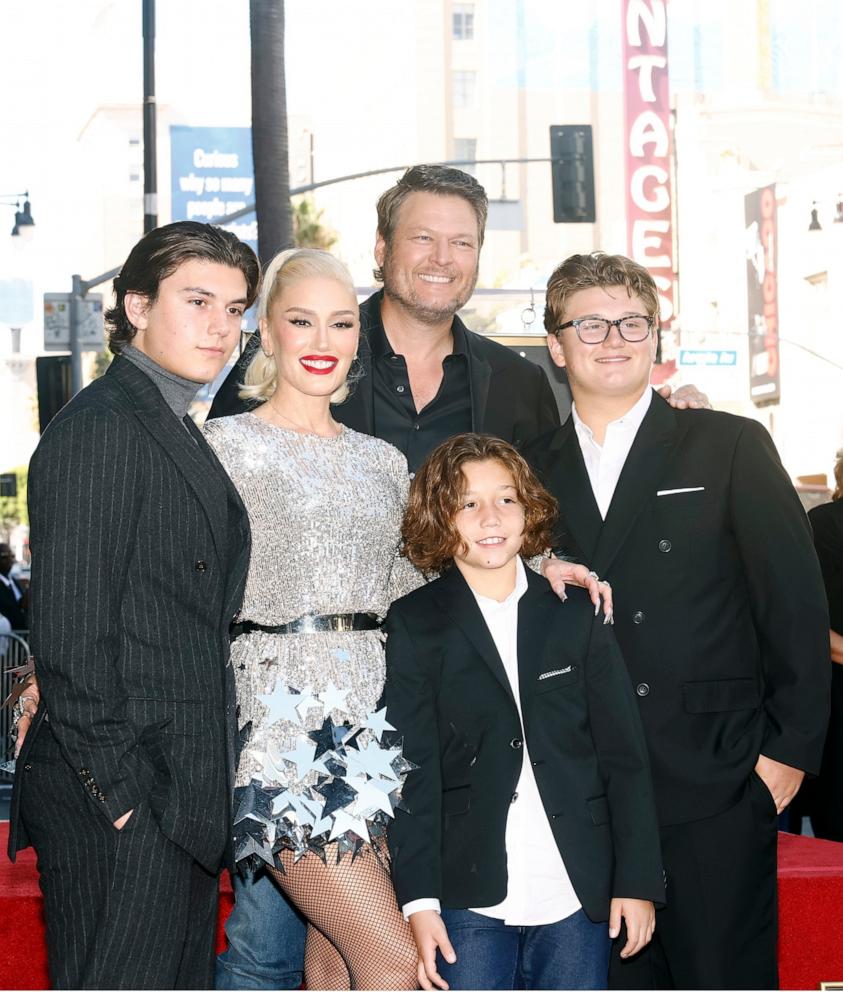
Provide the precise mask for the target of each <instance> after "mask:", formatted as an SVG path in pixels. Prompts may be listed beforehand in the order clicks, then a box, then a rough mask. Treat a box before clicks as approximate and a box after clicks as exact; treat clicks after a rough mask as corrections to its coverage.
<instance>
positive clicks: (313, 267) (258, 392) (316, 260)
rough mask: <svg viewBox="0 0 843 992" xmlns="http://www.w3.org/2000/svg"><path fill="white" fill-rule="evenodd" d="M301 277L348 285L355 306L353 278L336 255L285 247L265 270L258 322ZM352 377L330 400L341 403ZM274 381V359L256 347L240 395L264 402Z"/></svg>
mask: <svg viewBox="0 0 843 992" xmlns="http://www.w3.org/2000/svg"><path fill="white" fill-rule="evenodd" d="M302 279H334V280H335V281H336V282H338V283H340V284H341V285H342V286H344V287H345V288H346V289H348V292H349V294H350V296H351V298H352V299H353V300H354V301H355V308H356V306H357V294H356V293H355V291H354V282H353V281H352V278H351V275H350V273H349V271H348V269H347V268H346V267H345V266H344V265H343V264H342V262H341V261H340V260H339V259H338V258H335V257H334V256H333V255H331V254H330V253H329V252H327V251H320V250H319V249H317V248H288V249H287V250H286V251H282V252H279V253H278V254H277V255H276V256H275V258H273V259H272V261H271V262H270V263H269V265H267V267H266V270H265V271H264V274H263V282H262V284H261V290H260V296H259V298H258V325H259V326H260V327H261V328H262V327H263V326H264V324H265V322H266V321H268V320H269V316H270V313H271V312H272V307H273V306H274V304H275V301H276V300H277V299H278V297H279V296H280V295H281V293H282V292H283V291H284V289H286V288H287V287H288V286H292V285H293V284H294V283H297V282H300V281H301V280H302ZM355 364H356V363H355ZM353 380H354V376H353V375H352V374H351V373H349V375H348V377H347V378H346V380H345V382H344V383H343V384H342V385H341V386H340V387H339V389H337V390H336V392H334V393H332V394H331V402H332V403H342V402H343V400H345V399H346V398H347V397H348V394H349V390H350V386H351V385H352V383H353ZM277 385H278V372H277V369H276V366H275V359H274V357H273V356H272V355H266V354H264V352H263V349H262V348H259V349H258V351H257V352H256V353H255V357H254V358H253V359H252V361H251V362H250V363H249V367H248V368H247V369H246V375H245V376H244V382H243V385H242V386H241V387H240V396H241V397H242V398H243V399H248V400H257V401H259V402H265V401H266V400H268V399H269V397H270V396H272V394H273V393H274V392H275V389H276V386H277Z"/></svg>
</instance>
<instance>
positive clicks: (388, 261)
mask: <svg viewBox="0 0 843 992" xmlns="http://www.w3.org/2000/svg"><path fill="white" fill-rule="evenodd" d="M478 271H479V263H478V267H477V268H476V269H475V270H474V276H473V278H472V279H471V282H470V283H469V285H468V286H466V289H465V294H464V296H463V295H461V296H455V297H454V298H453V299H452V300H450V301H449V302H448V303H444V304H442V306H438V307H435V306H431V305H430V304H428V303H423V302H422V301H421V300H420V299H419V298H418V296H417V295H416V293H415V292H412V291H410V293H409V294H404V293H402V292H401V291H400V290H399V289H398V287H397V286H396V282H397V280H394V279H393V278H392V258H391V255H390V251H389V248H388V247H387V249H386V252H385V254H384V260H383V264H382V265H381V272H382V273H383V292H384V295H385V296H388V297H389V298H390V300H392V301H393V303H397V304H398V306H400V307H401V309H402V310H404V311H406V313H407V314H409V315H410V316H411V317H414V318H415V319H416V320H418V321H419V322H420V323H422V324H430V325H434V324H441V323H442V322H443V321H446V320H453V318H454V314H455V313H456V312H457V311H458V310H461V309H462V308H463V307H464V306H465V305H466V303H468V301H469V300H470V299H471V294H472V293H473V292H474V287H475V286H476V285H477V273H478Z"/></svg>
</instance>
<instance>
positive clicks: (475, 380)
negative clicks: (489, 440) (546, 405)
mask: <svg viewBox="0 0 843 992" xmlns="http://www.w3.org/2000/svg"><path fill="white" fill-rule="evenodd" d="M458 321H459V324H460V327H461V329H462V332H463V334H464V335H465V342H466V350H467V351H468V386H469V390H470V391H471V429H472V430H473V431H476V432H478V433H480V434H494V435H495V436H498V437H508V436H509V434H511V432H512V414H511V411H512V410H513V409H514V408H515V406H514V404H513V403H512V402H511V399H510V401H509V402H508V403H507V410H509V411H510V416H509V421H510V422H509V423H508V424H507V425H506V426H508V427H509V431H502V430H501V429H500V426H498V425H496V424H495V423H494V412H495V411H494V410H492V409H490V406H491V404H489V402H488V401H489V382H490V380H491V378H492V366H491V365H490V364H489V361H488V359H487V358H486V357H485V356H484V355H482V354H481V353H480V352H479V350H478V349H477V348H476V347H474V341H475V335H474V334H473V333H472V332H471V331H469V330H468V329H467V328H466V327H465V325H464V324H463V323H462V321H460V318H459V317H454V323H455V324H456V323H457V322H458Z"/></svg>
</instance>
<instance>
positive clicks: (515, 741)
mask: <svg viewBox="0 0 843 992" xmlns="http://www.w3.org/2000/svg"><path fill="white" fill-rule="evenodd" d="M509 746H510V747H512V748H515V750H516V751H517V750H518V749H519V748H520V747H521V741H520V740H518V738H517V737H513V738H512V740H511V741H510V742H509Z"/></svg>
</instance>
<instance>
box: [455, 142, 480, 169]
mask: <svg viewBox="0 0 843 992" xmlns="http://www.w3.org/2000/svg"><path fill="white" fill-rule="evenodd" d="M476 158H477V138H454V161H456V162H473V161H474V160H475V159H476ZM459 168H461V169H462V170H463V172H470V173H471V175H472V176H473V175H474V173H475V171H476V168H477V167H476V166H474V165H461V166H460V167H459Z"/></svg>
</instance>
